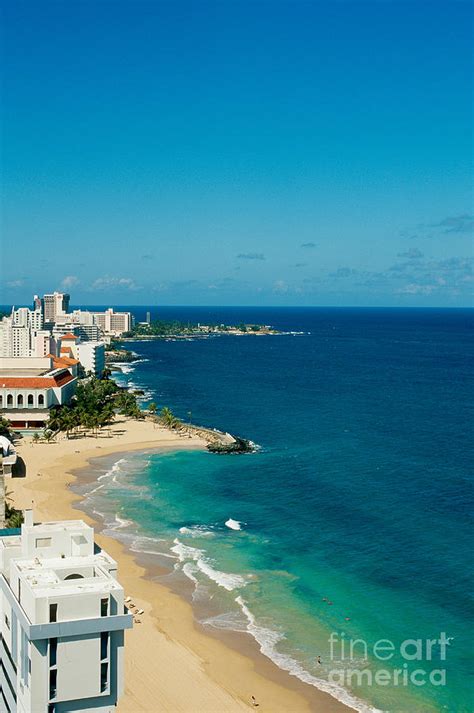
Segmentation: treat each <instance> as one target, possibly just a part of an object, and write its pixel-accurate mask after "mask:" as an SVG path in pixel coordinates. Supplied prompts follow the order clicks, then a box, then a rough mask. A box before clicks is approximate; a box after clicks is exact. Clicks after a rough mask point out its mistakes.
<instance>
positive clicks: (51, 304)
mask: <svg viewBox="0 0 474 713" xmlns="http://www.w3.org/2000/svg"><path fill="white" fill-rule="evenodd" d="M70 299H71V298H70V295H68V294H67V293H65V292H53V293H51V294H49V295H44V296H43V299H42V300H41V307H42V311H43V320H44V323H48V324H54V322H56V320H57V318H58V317H62V316H64V315H65V314H66V313H67V311H68V309H69V300H70ZM33 304H34V305H37V304H38V295H35V296H34V298H33Z"/></svg>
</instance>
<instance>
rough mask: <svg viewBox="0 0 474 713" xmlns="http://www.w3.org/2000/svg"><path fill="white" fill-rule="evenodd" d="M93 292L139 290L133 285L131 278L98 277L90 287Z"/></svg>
mask: <svg viewBox="0 0 474 713" xmlns="http://www.w3.org/2000/svg"><path fill="white" fill-rule="evenodd" d="M91 288H92V289H93V290H112V289H123V290H139V289H140V287H138V285H136V284H135V282H134V280H132V278H131V277H109V276H108V275H106V276H105V277H98V278H97V280H94V282H93V283H92V285H91Z"/></svg>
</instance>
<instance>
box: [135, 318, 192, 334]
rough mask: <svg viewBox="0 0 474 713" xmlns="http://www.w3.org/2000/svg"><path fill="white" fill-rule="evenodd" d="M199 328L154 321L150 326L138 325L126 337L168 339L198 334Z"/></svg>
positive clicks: (174, 322)
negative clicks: (193, 333) (169, 337)
mask: <svg viewBox="0 0 474 713" xmlns="http://www.w3.org/2000/svg"><path fill="white" fill-rule="evenodd" d="M198 331H199V327H198V326H197V325H195V324H194V325H191V324H189V323H188V324H184V323H183V322H178V321H173V322H165V321H163V320H161V319H156V320H153V322H150V324H145V323H143V324H136V325H135V326H134V327H133V329H132V330H131V331H130V332H126V333H125V334H124V335H123V336H124V337H136V336H154V337H168V336H176V335H184V334H190V333H191V332H198Z"/></svg>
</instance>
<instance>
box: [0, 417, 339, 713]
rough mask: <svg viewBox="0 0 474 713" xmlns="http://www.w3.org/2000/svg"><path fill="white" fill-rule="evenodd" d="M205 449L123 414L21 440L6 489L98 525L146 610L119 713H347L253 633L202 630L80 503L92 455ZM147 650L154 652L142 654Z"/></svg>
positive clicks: (197, 441) (18, 501)
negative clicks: (17, 474)
mask: <svg viewBox="0 0 474 713" xmlns="http://www.w3.org/2000/svg"><path fill="white" fill-rule="evenodd" d="M205 447H206V441H205V440H203V439H201V438H198V437H196V436H190V435H189V434H179V433H176V432H173V431H169V430H167V429H165V428H163V427H160V426H157V425H156V424H153V423H152V422H150V421H145V422H137V421H131V420H127V419H125V418H118V419H117V420H116V422H115V423H114V424H113V426H112V429H111V435H110V436H109V435H107V434H105V433H103V434H101V436H100V437H99V438H95V437H85V438H77V439H71V440H67V439H66V438H64V439H63V440H61V441H59V442H57V443H53V444H43V443H41V444H35V445H33V444H32V441H31V439H30V438H24V439H22V441H21V443H20V444H19V446H18V455H19V457H20V458H21V459H22V460H23V462H24V469H25V477H22V478H13V479H11V480H10V479H9V480H8V487H7V489H8V490H9V491H11V493H12V495H11V497H12V499H13V502H14V505H15V507H17V508H20V509H25V508H30V507H33V509H34V518H35V521H49V520H58V519H77V518H81V519H83V520H84V521H86V522H87V523H88V524H90V525H92V526H93V527H94V528H95V530H96V539H97V542H98V543H99V544H100V545H101V546H102V547H104V549H106V550H107V551H108V552H109V553H110V554H111V555H112V557H114V558H115V559H116V560H117V562H118V565H119V580H120V582H121V584H122V585H123V586H124V588H125V591H126V593H127V595H131V596H132V597H133V601H134V602H135V603H136V605H137V607H139V608H140V609H143V610H144V612H145V613H144V615H143V616H142V617H141V618H140V619H141V622H140V623H136V624H135V625H134V628H133V629H132V630H131V631H130V632H127V635H126V637H127V638H126V669H125V671H126V673H125V695H124V697H123V698H122V699H121V700H120V702H119V705H118V708H117V710H118V711H121V712H122V713H132V712H133V713H134V712H135V711H147V712H149V713H152V712H154V711H156V710H163V711H170V712H171V711H173V712H174V711H183V712H186V713H194V712H195V711H199V712H201V711H202V712H203V713H204V712H206V713H207V712H208V711H209V712H211V711H212V712H213V711H216V712H217V711H238V710H246V709H248V708H252V707H253V705H252V699H251V696H255V699H256V701H257V702H258V704H259V706H258V708H259V710H263V711H272V712H273V711H275V712H277V711H282V713H283V711H290V712H293V711H295V713H296V712H297V711H311V710H313V711H321V712H324V713H338V712H341V713H342V711H348V710H350V709H349V708H348V707H346V706H345V705H344V704H342V703H341V702H339V701H337V700H336V699H334V698H332V697H331V696H330V695H329V694H327V693H324V692H322V691H319V690H318V689H316V688H315V687H313V686H310V685H308V684H305V683H303V682H301V681H299V679H297V678H295V677H293V676H291V675H290V674H288V673H286V672H284V671H282V670H281V669H279V668H278V667H277V666H276V665H275V664H273V662H271V661H270V660H269V659H267V658H266V657H265V656H264V655H263V654H261V653H260V652H259V650H258V645H257V643H256V642H255V641H254V640H253V639H252V638H251V637H250V636H249V635H246V634H243V633H242V634H239V633H235V635H234V634H230V633H229V634H227V633H226V634H224V635H223V634H221V633H220V632H212V633H211V632H209V631H207V629H206V630H204V627H203V626H202V625H201V624H199V622H197V621H196V620H195V618H194V615H193V610H192V607H191V604H190V602H189V601H188V599H189V597H188V598H187V597H186V595H185V593H184V592H179V593H178V592H177V591H176V590H175V589H173V588H172V587H168V586H166V584H165V583H163V582H156V581H154V578H156V577H157V576H159V575H160V574H162V572H160V570H159V568H158V567H157V566H155V565H154V564H153V562H152V560H151V559H150V558H148V559H147V558H144V559H143V558H142V559H140V558H139V557H138V556H136V553H134V552H132V551H130V550H129V549H127V547H126V546H125V545H124V544H123V543H121V542H120V541H119V540H118V539H115V538H113V537H111V536H109V535H105V534H103V533H102V532H101V526H100V523H99V522H98V521H97V520H95V519H93V518H92V517H91V516H90V515H89V514H86V513H84V511H83V510H79V509H78V505H80V503H81V500H82V497H81V496H80V495H79V494H77V493H75V492H73V490H72V489H71V486H72V485H73V484H75V483H77V482H80V481H81V480H82V479H83V478H87V477H89V478H91V477H93V469H92V466H91V461H92V460H94V459H97V458H100V459H101V460H102V459H103V458H111V457H114V458H120V456H121V454H123V453H130V452H141V453H144V452H166V451H176V450H193V449H200V450H202V449H204V448H205ZM91 471H92V472H91ZM144 651H152V652H153V657H144V656H143V652H144ZM157 672H158V675H157Z"/></svg>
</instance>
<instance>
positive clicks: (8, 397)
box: [7, 394, 13, 406]
mask: <svg viewBox="0 0 474 713" xmlns="http://www.w3.org/2000/svg"><path fill="white" fill-rule="evenodd" d="M7 406H13V396H12V395H11V394H8V396H7Z"/></svg>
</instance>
